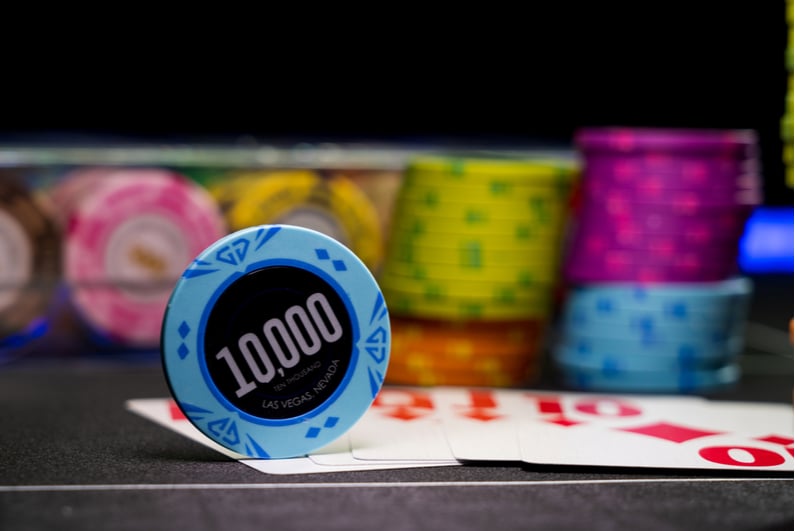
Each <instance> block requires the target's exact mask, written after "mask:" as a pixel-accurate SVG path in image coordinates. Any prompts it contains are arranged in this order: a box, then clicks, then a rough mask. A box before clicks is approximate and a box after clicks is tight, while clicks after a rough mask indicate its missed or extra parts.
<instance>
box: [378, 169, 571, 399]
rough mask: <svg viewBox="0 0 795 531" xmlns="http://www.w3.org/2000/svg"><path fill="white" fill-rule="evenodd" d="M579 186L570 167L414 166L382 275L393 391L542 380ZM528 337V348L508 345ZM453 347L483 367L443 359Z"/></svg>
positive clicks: (400, 194) (399, 198)
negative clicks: (513, 338) (545, 339)
mask: <svg viewBox="0 0 795 531" xmlns="http://www.w3.org/2000/svg"><path fill="white" fill-rule="evenodd" d="M577 176H578V166H577V164H576V163H575V162H574V161H573V160H566V159H563V158H559V159H556V158H546V159H541V158H535V159H534V158H527V157H523V158H519V157H511V156H497V155H494V154H490V155H477V156H473V155H465V156H454V155H431V154H428V155H420V156H416V157H414V158H413V159H411V160H410V161H409V163H408V165H407V167H406V170H405V172H404V179H403V181H402V184H401V187H400V189H399V190H398V193H397V196H396V199H395V204H394V208H393V218H392V222H391V224H390V233H389V234H390V237H389V239H388V242H387V246H386V253H385V260H384V265H383V268H382V271H381V274H380V276H379V282H380V285H381V288H382V290H383V292H384V296H385V298H386V300H387V304H389V307H390V312H391V315H392V316H393V318H392V320H393V341H394V343H393V355H392V356H393V357H392V361H391V363H390V369H389V371H388V374H387V381H392V382H394V383H399V384H405V385H412V384H414V385H480V386H501V387H509V386H518V385H521V384H523V383H526V382H528V380H529V379H530V378H532V377H533V376H534V375H535V374H536V373H537V372H538V360H539V356H538V355H537V354H538V351H539V349H540V339H539V337H540V336H541V333H540V331H543V330H544V328H545V323H546V322H547V320H548V318H549V315H550V312H551V310H552V307H553V302H554V299H553V295H554V293H555V288H556V286H557V282H558V278H559V269H560V268H559V266H560V258H561V249H562V245H563V239H564V236H565V229H566V223H567V221H568V215H569V199H570V196H571V192H572V188H573V185H574V183H575V181H576V178H577ZM406 320H409V321H410V325H409V322H407V321H406ZM522 330H526V331H529V330H533V331H534V332H533V334H534V335H533V337H532V338H531V339H527V338H526V340H523V341H521V342H519V343H518V344H512V343H509V344H507V345H506V344H505V341H506V337H505V334H508V335H511V334H513V335H516V334H517V333H518V332H520V331H522ZM408 334H414V335H415V336H417V335H419V336H422V337H423V340H422V341H418V342H412V341H409V340H408V339H406V338H405V337H404V336H406V335H408ZM484 334H486V335H487V336H488V337H490V338H491V339H490V340H484V339H483V336H484ZM456 348H458V349H463V350H468V351H472V352H474V353H476V356H475V357H470V358H466V357H462V356H458V357H450V356H449V355H448V354H446V352H447V351H449V350H451V349H453V350H454V349H456ZM506 348H507V349H508V351H509V354H508V355H507V356H506V355H505V353H504V352H503V351H505V349H506Z"/></svg>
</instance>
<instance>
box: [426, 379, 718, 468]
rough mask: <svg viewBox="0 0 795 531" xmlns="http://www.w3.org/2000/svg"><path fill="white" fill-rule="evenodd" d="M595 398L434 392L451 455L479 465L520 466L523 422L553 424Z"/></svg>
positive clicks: (680, 399)
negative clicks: (540, 420) (540, 419)
mask: <svg viewBox="0 0 795 531" xmlns="http://www.w3.org/2000/svg"><path fill="white" fill-rule="evenodd" d="M594 396H595V395H593V394H585V393H550V392H544V391H528V390H515V389H483V388H478V389H464V388H450V389H444V388H439V389H438V390H436V391H434V397H435V400H436V403H437V404H438V405H439V407H438V409H439V411H440V415H441V421H442V425H443V426H444V430H445V436H446V437H447V440H448V442H449V444H450V447H451V450H452V452H453V455H455V457H456V458H458V459H462V460H477V461H521V460H522V453H521V449H520V445H519V433H518V427H519V423H520V422H521V421H522V420H523V419H534V418H538V417H543V418H544V419H547V420H552V419H554V418H556V417H557V416H560V415H561V414H562V413H561V412H562V411H563V408H566V407H569V406H572V407H573V406H574V405H575V402H576V401H578V400H588V401H592V400H593V397H594ZM670 400H671V399H668V400H666V402H667V401H670ZM672 400H674V401H675V402H676V403H681V402H688V403H689V402H693V401H700V400H703V399H701V398H697V397H673V398H672ZM600 404H601V407H602V409H603V410H604V409H605V408H607V409H608V410H605V411H601V413H603V414H606V413H609V408H610V406H611V405H614V401H603V402H601V403H600ZM575 414H576V408H575Z"/></svg>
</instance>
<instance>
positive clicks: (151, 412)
mask: <svg viewBox="0 0 795 531" xmlns="http://www.w3.org/2000/svg"><path fill="white" fill-rule="evenodd" d="M125 406H126V407H127V409H128V410H130V411H132V412H134V413H137V414H139V415H141V416H142V417H144V418H147V419H149V420H152V421H154V422H156V423H157V424H160V425H161V426H164V427H165V428H168V429H170V430H172V431H175V432H177V433H179V434H181V435H183V436H185V437H188V438H189V439H192V440H194V441H196V442H199V443H201V444H203V445H205V446H207V447H209V448H212V449H214V450H216V451H218V452H219V453H221V454H223V455H226V456H227V457H230V458H232V459H236V460H238V461H240V462H241V463H243V464H245V465H247V466H249V467H251V468H254V469H256V470H258V471H260V472H264V473H267V474H316V473H327V472H344V471H355V470H385V469H394V468H415V467H421V466H422V467H426V466H450V465H457V464H460V463H459V462H458V461H455V460H447V461H439V462H431V461H420V462H416V463H415V462H411V461H409V460H402V461H387V460H379V461H375V462H367V461H364V460H361V459H355V458H354V457H353V455H352V454H351V451H350V439H349V436H348V434H345V435H343V436H342V437H340V438H339V439H337V440H336V441H333V442H332V443H330V444H328V445H326V446H324V447H323V448H320V449H318V450H317V451H316V452H313V453H312V454H311V455H309V456H305V457H296V458H291V459H250V458H248V457H247V456H243V455H240V454H237V453H236V452H232V451H231V450H229V449H227V448H225V447H223V446H221V445H219V444H218V443H216V442H215V441H213V440H212V439H210V438H209V437H207V436H206V435H204V434H203V433H202V432H201V431H199V430H198V428H196V427H195V426H194V425H193V424H191V423H190V421H188V419H187V418H186V417H185V415H184V414H183V413H182V411H181V410H180V409H179V407H177V405H176V403H175V402H174V401H173V400H172V399H166V398H142V399H132V400H128V401H127V402H126V404H125ZM366 416H367V415H365V417H366ZM365 417H363V419H362V420H365ZM359 429H360V431H361V432H362V433H365V432H366V429H367V427H366V426H363V427H360V428H359Z"/></svg>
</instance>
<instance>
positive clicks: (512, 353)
mask: <svg viewBox="0 0 795 531" xmlns="http://www.w3.org/2000/svg"><path fill="white" fill-rule="evenodd" d="M390 322H391V334H392V353H391V357H390V362H389V369H388V370H387V374H386V380H385V381H386V382H387V383H392V384H395V385H420V386H433V385H451V386H472V387H519V386H521V385H524V384H526V383H528V382H530V381H532V380H534V379H535V378H536V377H537V375H538V372H539V366H540V359H539V358H540V354H539V353H540V352H541V347H542V343H543V339H544V332H545V329H546V324H545V322H544V321H543V320H538V319H536V320H521V321H479V320H462V321H447V320H441V319H439V320H436V319H427V318H416V317H405V316H394V315H393V316H391V319H390Z"/></svg>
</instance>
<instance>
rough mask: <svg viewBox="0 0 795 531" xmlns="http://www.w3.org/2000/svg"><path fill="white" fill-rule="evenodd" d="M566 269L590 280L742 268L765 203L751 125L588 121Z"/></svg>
mask: <svg viewBox="0 0 795 531" xmlns="http://www.w3.org/2000/svg"><path fill="white" fill-rule="evenodd" d="M575 144H576V146H577V148H578V150H579V151H580V153H581V155H582V157H583V159H584V161H583V177H582V189H581V196H580V204H579V207H578V211H577V213H576V218H575V221H574V227H573V230H572V234H571V240H570V242H569V248H568V251H569V252H568V255H567V260H566V263H565V275H566V277H567V279H568V280H569V281H570V282H572V283H583V282H616V281H618V282H644V283H648V282H712V281H720V280H725V279H727V278H729V277H730V276H733V275H734V274H736V273H737V254H738V252H739V239H740V237H741V235H742V232H743V229H744V227H745V223H746V221H747V219H748V217H749V215H750V214H751V211H752V209H753V208H754V206H755V205H758V204H759V203H760V202H761V195H762V192H761V186H760V180H759V167H758V166H759V164H758V155H757V140H756V135H755V133H754V132H753V131H749V130H675V129H632V128H589V129H583V130H580V131H579V132H578V134H577V135H576V137H575Z"/></svg>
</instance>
